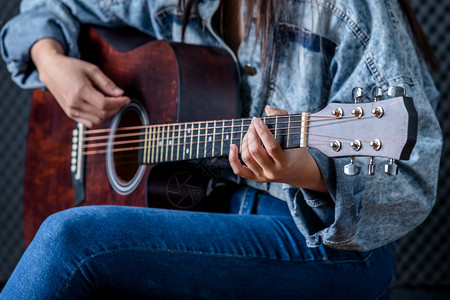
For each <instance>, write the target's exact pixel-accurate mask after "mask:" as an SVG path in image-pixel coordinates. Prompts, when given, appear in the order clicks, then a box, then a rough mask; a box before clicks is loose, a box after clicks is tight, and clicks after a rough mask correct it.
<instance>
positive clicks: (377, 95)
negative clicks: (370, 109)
mask: <svg viewBox="0 0 450 300" xmlns="http://www.w3.org/2000/svg"><path fill="white" fill-rule="evenodd" d="M372 97H373V101H375V102H377V101H378V100H380V99H381V98H382V97H383V89H382V88H381V87H379V86H376V87H374V88H373V90H372Z"/></svg>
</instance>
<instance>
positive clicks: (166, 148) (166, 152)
mask: <svg viewBox="0 0 450 300" xmlns="http://www.w3.org/2000/svg"><path fill="white" fill-rule="evenodd" d="M168 130H169V126H167V125H166V126H165V129H164V137H163V149H164V161H167V158H168V155H169V143H168V141H169V139H168V138H169V133H168Z"/></svg>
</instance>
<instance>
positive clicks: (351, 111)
mask: <svg viewBox="0 0 450 300" xmlns="http://www.w3.org/2000/svg"><path fill="white" fill-rule="evenodd" d="M388 96H389V97H388V99H385V100H381V98H382V89H381V88H375V89H374V90H373V99H374V101H373V102H370V103H360V99H361V98H362V89H361V88H355V89H353V98H354V103H331V104H329V105H328V106H327V107H326V108H324V109H323V110H321V111H319V112H317V113H315V114H311V115H310V117H309V126H308V147H312V148H316V149H318V150H320V151H321V152H323V153H324V154H325V155H327V156H328V157H345V156H349V157H351V160H350V163H349V164H348V165H346V166H345V170H344V172H345V173H346V174H347V175H358V174H359V173H360V167H359V166H357V165H356V164H355V159H354V158H355V156H368V157H370V161H369V166H368V171H367V173H368V175H374V174H375V169H374V158H375V157H386V158H389V159H390V163H389V164H388V165H386V167H385V172H386V173H387V174H389V175H395V174H396V173H397V166H396V165H395V160H408V159H409V157H410V154H411V152H412V150H413V148H414V145H415V143H416V137H417V112H416V110H415V107H414V104H413V101H412V99H411V98H408V97H406V96H405V91H404V89H403V88H400V87H393V88H390V89H389V91H388Z"/></svg>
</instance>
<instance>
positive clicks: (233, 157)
mask: <svg viewBox="0 0 450 300" xmlns="http://www.w3.org/2000/svg"><path fill="white" fill-rule="evenodd" d="M228 160H229V162H230V166H231V169H232V170H233V172H234V174H236V175H238V176H241V177H244V178H247V179H254V178H255V174H254V173H253V172H252V170H250V169H249V168H248V167H247V166H244V165H242V164H241V161H240V160H239V157H238V148H237V146H236V145H234V144H231V146H230V153H229V155H228Z"/></svg>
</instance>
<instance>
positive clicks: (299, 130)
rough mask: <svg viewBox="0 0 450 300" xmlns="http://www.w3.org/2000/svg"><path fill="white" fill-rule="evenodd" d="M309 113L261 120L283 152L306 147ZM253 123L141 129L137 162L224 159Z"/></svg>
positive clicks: (239, 145)
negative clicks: (232, 145)
mask: <svg viewBox="0 0 450 300" xmlns="http://www.w3.org/2000/svg"><path fill="white" fill-rule="evenodd" d="M308 117H309V114H308V113H303V114H295V115H282V116H273V117H263V118H262V120H263V122H264V123H265V124H266V125H267V127H268V128H269V130H270V131H271V132H272V134H273V135H274V137H275V138H276V140H277V141H278V143H279V144H280V146H281V147H282V148H283V149H288V148H298V147H306V145H307V128H308ZM251 121H252V119H251V118H244V119H232V120H220V121H204V122H187V123H175V124H162V125H152V126H146V127H145V128H143V129H142V132H141V136H142V134H143V138H141V139H140V140H141V141H142V142H141V144H140V147H139V148H140V153H139V162H140V163H141V164H155V163H162V162H175V161H182V160H191V159H201V158H213V157H220V156H226V155H228V153H229V149H230V146H231V144H235V145H237V146H238V148H239V149H240V148H241V144H242V140H243V138H244V136H245V133H246V132H247V130H248V128H249V126H250V124H251Z"/></svg>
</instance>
